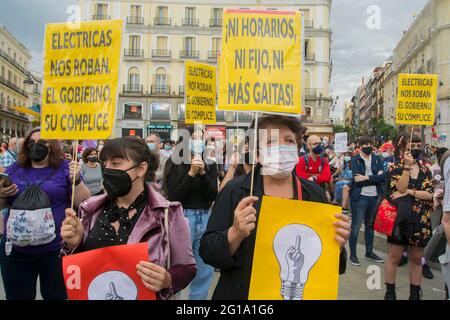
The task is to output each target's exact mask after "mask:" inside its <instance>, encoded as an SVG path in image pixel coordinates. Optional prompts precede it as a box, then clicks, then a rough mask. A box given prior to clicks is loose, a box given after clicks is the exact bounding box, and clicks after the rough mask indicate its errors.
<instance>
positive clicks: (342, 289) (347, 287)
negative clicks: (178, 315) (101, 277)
mask: <svg viewBox="0 0 450 320" xmlns="http://www.w3.org/2000/svg"><path fill="white" fill-rule="evenodd" d="M375 252H376V253H377V254H379V255H380V256H384V254H383V252H382V251H377V250H376V251H375ZM364 253H365V249H364V245H361V244H359V245H358V256H359V258H360V260H361V266H359V267H356V266H353V265H351V264H350V263H348V264H347V272H346V273H345V274H344V275H342V276H341V278H340V284H339V300H382V299H383V297H384V268H383V264H378V263H374V262H370V261H367V260H365V258H363V257H364ZM377 267H378V268H379V269H377ZM368 268H369V272H370V270H371V268H374V269H375V270H377V271H379V272H380V273H379V274H380V279H379V280H380V281H379V284H380V288H379V289H369V288H368V287H367V280H368V278H369V277H370V276H371V275H372V274H373V271H372V272H370V274H368ZM377 271H376V272H377ZM432 271H433V273H434V279H432V280H428V279H425V278H424V279H423V282H422V291H423V299H424V300H442V299H443V298H444V293H443V291H442V290H443V280H442V274H441V272H440V270H436V269H433V270H432ZM218 277H219V274H218V273H215V274H214V282H213V285H212V286H211V289H210V294H209V297H211V295H212V292H213V290H214V288H215V286H216V283H217V280H218ZM369 282H370V284H372V283H374V282H373V281H369ZM375 282H376V281H375ZM408 296H409V278H408V265H405V266H403V267H401V268H399V269H398V272H397V298H398V299H399V300H406V299H408ZM187 297H188V296H187V291H186V290H185V291H183V292H182V293H181V296H180V298H181V299H187ZM4 299H5V292H4V289H3V283H2V282H1V280H0V300H4ZM38 299H40V295H39V297H38Z"/></svg>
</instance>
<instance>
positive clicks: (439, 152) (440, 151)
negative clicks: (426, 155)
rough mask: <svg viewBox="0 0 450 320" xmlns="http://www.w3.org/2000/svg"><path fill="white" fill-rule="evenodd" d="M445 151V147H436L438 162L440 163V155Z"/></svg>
mask: <svg viewBox="0 0 450 320" xmlns="http://www.w3.org/2000/svg"><path fill="white" fill-rule="evenodd" d="M447 151H448V149H447V148H438V149H437V151H436V158H437V161H438V163H441V159H442V156H443V155H444V153H445V152H447Z"/></svg>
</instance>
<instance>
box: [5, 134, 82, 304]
mask: <svg viewBox="0 0 450 320" xmlns="http://www.w3.org/2000/svg"><path fill="white" fill-rule="evenodd" d="M63 157H64V156H63V153H62V150H61V147H60V145H59V143H58V141H57V140H43V139H41V131H40V128H35V129H33V130H32V131H31V132H30V134H28V136H27V137H26V138H25V141H24V144H23V147H22V149H21V150H20V153H19V161H18V162H16V163H15V164H14V165H12V166H11V167H9V168H8V170H7V172H6V173H8V174H9V176H10V177H11V180H12V182H13V185H11V186H10V187H8V188H4V187H3V183H2V182H0V209H2V208H5V207H9V206H10V205H12V204H13V203H14V201H15V199H16V198H17V197H18V196H19V194H21V193H22V192H23V191H24V190H25V189H26V188H27V186H30V185H33V184H36V185H38V186H39V187H40V189H41V190H42V191H43V192H45V194H46V195H47V196H48V198H49V200H50V202H51V213H52V216H53V219H54V222H55V224H54V225H55V229H56V230H55V233H56V234H55V236H56V238H55V239H54V240H53V241H51V242H48V243H46V244H38V243H33V242H31V243H30V244H31V245H29V246H12V249H11V251H10V252H9V254H7V249H8V251H9V249H10V248H11V247H10V246H8V248H6V243H7V242H6V233H5V235H4V236H3V238H2V241H1V244H0V262H1V269H2V270H1V271H2V278H3V284H4V286H5V291H6V299H8V300H34V299H35V295H36V281H37V278H38V276H39V279H40V288H41V295H42V297H43V298H44V299H46V300H64V299H67V294H66V288H65V285H64V279H63V275H62V265H61V257H60V250H61V237H60V236H59V231H60V228H61V224H62V221H63V219H64V217H65V213H64V211H65V208H68V207H70V205H71V199H70V196H71V194H72V191H71V190H72V182H73V179H74V177H75V199H74V204H75V206H79V204H80V203H81V202H82V201H83V200H85V199H86V198H88V197H89V196H90V192H89V189H87V187H86V186H85V185H84V183H83V181H82V179H81V177H80V173H79V169H78V166H77V164H76V163H75V162H72V163H70V164H69V162H68V161H67V160H64V159H63ZM30 209H31V208H30ZM7 221H8V217H7V218H6V219H5V223H6V222H7ZM39 229H40V227H39ZM31 230H33V228H31ZM32 232H39V230H38V229H36V230H33V231H32ZM8 242H9V240H8ZM9 244H11V242H9ZM33 244H34V245H33Z"/></svg>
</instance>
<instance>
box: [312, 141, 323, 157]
mask: <svg viewBox="0 0 450 320" xmlns="http://www.w3.org/2000/svg"><path fill="white" fill-rule="evenodd" d="M312 152H313V153H314V154H316V155H319V154H321V153H322V152H323V147H322V145H321V144H319V145H318V146H317V147H315V148H313V149H312Z"/></svg>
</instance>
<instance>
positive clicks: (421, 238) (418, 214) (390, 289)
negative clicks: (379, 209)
mask: <svg viewBox="0 0 450 320" xmlns="http://www.w3.org/2000/svg"><path fill="white" fill-rule="evenodd" d="M407 141H408V144H407V145H406V150H405V151H404V153H403V157H402V159H401V160H400V162H399V163H396V164H394V165H393V166H391V168H390V169H389V175H388V184H389V185H388V187H389V196H390V198H391V199H392V200H393V201H396V202H395V203H398V205H397V207H398V210H397V211H398V212H397V219H396V224H397V225H398V227H399V230H400V234H399V235H398V236H395V238H394V237H388V243H389V244H390V247H389V256H388V259H386V261H385V277H386V295H385V299H387V300H395V299H396V294H395V274H396V270H397V266H398V263H399V262H400V259H401V258H402V253H403V250H404V248H405V247H406V246H407V247H408V248H409V252H408V258H409V262H410V263H409V268H410V272H409V275H410V296H409V299H410V300H420V299H421V295H422V293H421V288H420V284H421V280H422V257H423V250H424V247H425V246H426V245H427V243H428V241H429V240H430V238H431V209H432V207H433V179H432V175H431V172H430V170H429V169H428V168H427V167H426V166H425V165H424V164H423V162H422V161H421V159H420V158H421V154H422V146H421V141H420V138H419V137H418V136H416V135H414V136H413V138H412V143H409V142H410V139H409V138H408V140H407ZM400 203H401V204H400ZM394 230H395V229H394Z"/></svg>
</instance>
